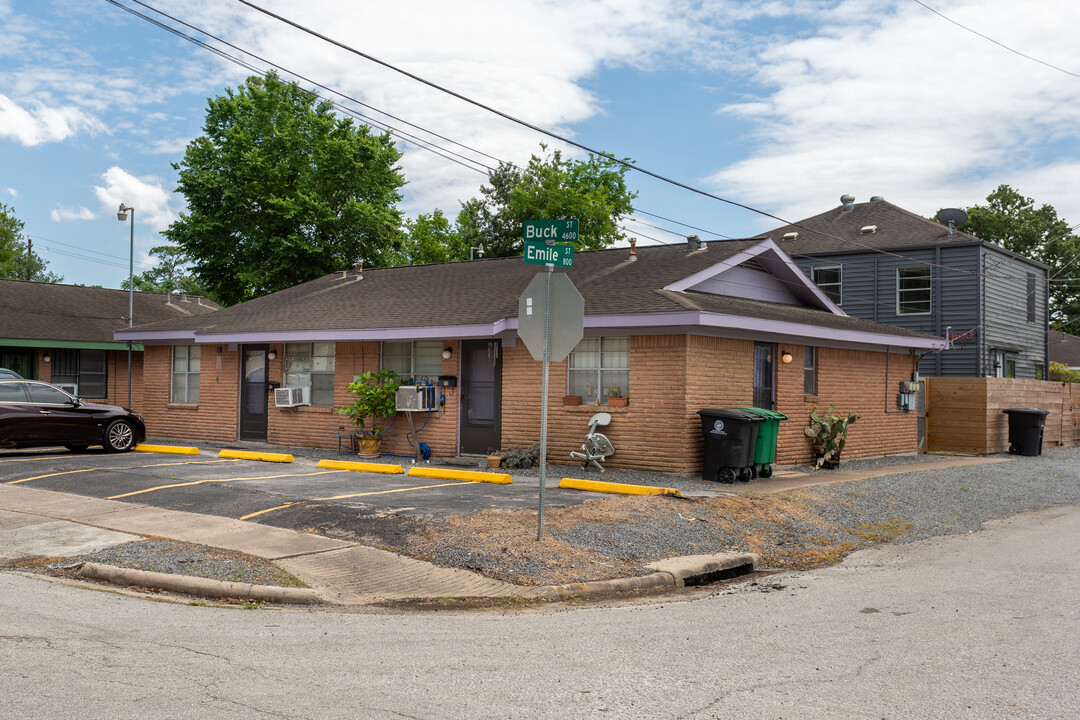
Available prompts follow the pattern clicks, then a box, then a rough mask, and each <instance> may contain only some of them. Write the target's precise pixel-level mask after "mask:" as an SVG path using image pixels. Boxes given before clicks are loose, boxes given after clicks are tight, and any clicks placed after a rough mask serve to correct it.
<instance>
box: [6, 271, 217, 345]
mask: <svg viewBox="0 0 1080 720" xmlns="http://www.w3.org/2000/svg"><path fill="white" fill-rule="evenodd" d="M219 307H220V306H219V305H218V304H216V303H213V302H210V301H209V300H207V299H205V298H196V297H190V296H189V297H187V300H186V302H184V301H181V299H180V298H179V297H178V296H176V295H173V296H172V299H171V301H169V299H168V297H167V296H165V295H158V294H156V293H145V292H136V293H135V322H136V323H143V322H160V321H162V320H169V319H175V318H190V317H193V316H196V315H204V314H206V313H208V312H212V311H214V310H217V309H218V308H219ZM127 315H128V291H127V290H110V289H106V288H94V287H83V286H80V285H54V284H51V283H37V282H25V281H22V280H0V338H20V339H27V340H69V341H84V342H112V341H113V332H115V331H116V330H121V329H123V328H125V327H127Z"/></svg>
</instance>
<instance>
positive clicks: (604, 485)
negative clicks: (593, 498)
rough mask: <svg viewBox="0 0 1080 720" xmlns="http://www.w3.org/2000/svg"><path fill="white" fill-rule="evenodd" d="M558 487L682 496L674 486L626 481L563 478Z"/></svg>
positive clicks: (589, 490) (618, 492) (604, 491)
mask: <svg viewBox="0 0 1080 720" xmlns="http://www.w3.org/2000/svg"><path fill="white" fill-rule="evenodd" d="M559 487H561V488H566V489H568V490H585V491H587V492H598V493H610V494H613V495H669V496H671V497H682V493H681V492H680V491H678V490H676V489H675V488H667V487H655V486H653V485H628V484H626V483H613V482H604V481H603V480H578V479H577V478H563V479H562V480H560V481H559Z"/></svg>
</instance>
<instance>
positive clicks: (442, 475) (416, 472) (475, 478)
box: [409, 467, 514, 485]
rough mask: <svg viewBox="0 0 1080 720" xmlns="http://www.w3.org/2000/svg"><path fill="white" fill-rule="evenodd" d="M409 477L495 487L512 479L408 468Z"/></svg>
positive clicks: (444, 469)
mask: <svg viewBox="0 0 1080 720" xmlns="http://www.w3.org/2000/svg"><path fill="white" fill-rule="evenodd" d="M409 475H412V476H413V477H426V478H436V479H441V480H468V481H469V482H486V483H495V484H496V485H508V484H510V483H512V482H514V479H513V478H512V477H510V476H509V475H506V474H505V473H489V472H479V471H478V470H449V469H447V468H426V467H412V468H409Z"/></svg>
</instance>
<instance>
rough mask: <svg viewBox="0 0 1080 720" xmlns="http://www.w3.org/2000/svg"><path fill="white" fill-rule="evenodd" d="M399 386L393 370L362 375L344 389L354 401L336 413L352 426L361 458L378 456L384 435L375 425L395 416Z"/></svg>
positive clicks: (380, 427) (382, 429)
mask: <svg viewBox="0 0 1080 720" xmlns="http://www.w3.org/2000/svg"><path fill="white" fill-rule="evenodd" d="M400 384H401V383H400V382H398V376H397V373H395V372H394V371H393V370H378V371H375V372H366V373H364V374H363V375H361V376H360V377H358V378H357V379H356V380H355V381H353V382H351V383H349V384H348V386H346V388H345V389H346V390H348V391H349V392H350V393H352V394H353V395H354V396H356V399H355V400H353V403H352V405H346V406H344V407H341V408H338V409H337V412H338V414H340V415H345V416H346V417H348V418H349V419H350V420H352V422H353V424H355V425H356V427H357V440H358V443H359V448H360V449H359V453H358V454H359V455H360V456H361V457H378V456H379V436H381V435H382V434H383V433H384V432H386V429H384V428H383V427H382V426H381V425H380V424H379V421H380V420H385V419H386V418H389V417H393V416H394V414H395V413H396V412H397V402H396V401H397V389H398V386H399V385H400Z"/></svg>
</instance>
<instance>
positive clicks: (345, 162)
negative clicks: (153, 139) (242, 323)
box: [164, 73, 405, 305]
mask: <svg viewBox="0 0 1080 720" xmlns="http://www.w3.org/2000/svg"><path fill="white" fill-rule="evenodd" d="M203 131H204V133H205V134H204V135H203V136H201V137H199V138H196V139H195V140H193V141H192V142H191V143H189V144H188V146H187V150H186V151H185V153H184V159H183V161H182V162H180V163H179V164H174V165H173V168H174V169H176V170H178V171H179V174H180V178H179V183H178V187H177V192H181V193H183V195H184V197H185V198H186V199H187V205H188V211H187V213H186V214H182V215H181V216H180V219H179V220H178V221H177V222H175V223H173V224H172V226H171V227H169V229H168V230H166V231H165V233H164V235H165V236H166V237H167V238H168V239H169V240H170V241H172V242H173V243H175V244H176V245H177V246H178V247H179V248H180V249H181V250H182V251H183V252H184V254H185V255H186V256H187V257H188V258H190V259H191V262H192V270H193V274H194V275H195V277H196V278H197V279H198V281H199V282H200V283H201V284H202V285H203V287H205V288H206V290H207V291H208V292H209V293H210V294H211V295H212V296H213V297H215V298H216V299H217V300H218V301H219V302H221V303H223V304H225V305H232V304H234V303H238V302H241V301H244V300H248V299H251V298H254V297H259V296H261V295H266V294H268V293H272V292H276V291H278V290H283V289H285V288H287V287H291V286H293V285H297V284H299V283H302V282H306V281H308V280H312V279H314V278H317V277H320V276H322V275H325V274H327V273H329V272H332V271H334V270H338V269H341V268H344V267H348V266H350V265H351V264H352V263H354V262H356V261H358V260H360V261H363V262H364V264H365V265H368V266H373V265H385V264H388V263H387V261H388V259H389V257H390V255H391V253H392V251H393V250H394V248H395V246H396V245H397V244H399V242H400V227H401V215H400V212H399V211H398V209H397V203H398V201H400V199H401V194H400V188H401V187H402V185H404V183H405V181H404V179H403V178H402V176H401V173H400V169H399V168H398V166H397V162H398V160H399V159H400V157H401V154H400V153H399V152H398V151H397V149H396V148H395V147H394V144H393V142H392V141H391V139H390V136H389V135H388V134H383V135H375V134H373V133H372V132H371V131H370V130H369V129H368V127H367V126H364V125H356V124H354V123H353V121H352V120H350V119H348V118H341V117H338V116H336V115H335V114H334V113H333V104H332V103H331V102H329V101H327V100H320V99H319V98H318V96H317V95H316V94H315V93H313V92H309V91H307V90H304V89H302V88H300V87H298V86H296V85H295V84H292V83H288V82H285V81H283V80H281V79H280V78H279V77H278V76H277V75H275V74H273V73H271V74H269V75H267V76H266V77H265V78H263V77H257V76H255V77H250V78H248V79H247V81H246V82H245V84H244V85H242V86H241V87H239V88H237V89H236V90H235V91H233V90H231V89H230V90H227V91H226V93H225V95H223V96H219V97H215V98H212V99H211V100H210V101H209V102H208V107H207V113H206V122H205V124H204V125H203Z"/></svg>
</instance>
